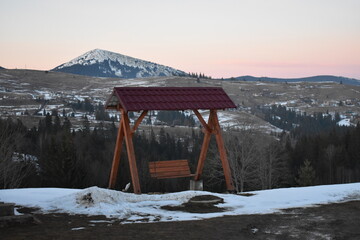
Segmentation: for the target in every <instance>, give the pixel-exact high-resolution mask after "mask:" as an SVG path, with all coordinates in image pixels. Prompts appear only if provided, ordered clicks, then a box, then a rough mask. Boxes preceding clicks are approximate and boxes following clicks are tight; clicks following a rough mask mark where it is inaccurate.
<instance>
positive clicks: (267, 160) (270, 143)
mask: <svg viewBox="0 0 360 240" xmlns="http://www.w3.org/2000/svg"><path fill="white" fill-rule="evenodd" d="M260 150H261V154H260V157H259V162H258V165H257V166H258V174H259V175H258V177H259V181H260V186H261V189H272V188H274V187H276V186H278V185H279V184H280V181H281V179H282V178H284V176H285V175H286V174H287V171H286V169H287V168H286V163H285V159H284V157H283V154H282V149H281V145H280V144H279V143H278V142H277V141H276V140H273V139H268V140H267V141H266V144H262V147H261V149H260Z"/></svg>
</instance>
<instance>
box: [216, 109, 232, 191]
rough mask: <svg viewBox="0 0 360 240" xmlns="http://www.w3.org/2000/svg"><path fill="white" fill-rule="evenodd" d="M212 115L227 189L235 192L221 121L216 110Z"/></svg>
mask: <svg viewBox="0 0 360 240" xmlns="http://www.w3.org/2000/svg"><path fill="white" fill-rule="evenodd" d="M210 115H212V116H213V117H212V120H213V124H214V125H213V126H214V129H215V137H216V143H217V146H218V150H219V153H220V159H221V164H222V167H223V171H224V175H225V182H226V188H227V190H228V191H233V190H234V189H235V188H234V184H233V181H232V177H231V170H230V165H229V162H228V159H227V156H226V149H225V146H224V140H223V138H222V135H221V129H220V124H219V119H218V117H217V113H216V110H210Z"/></svg>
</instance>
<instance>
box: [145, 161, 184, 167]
mask: <svg viewBox="0 0 360 240" xmlns="http://www.w3.org/2000/svg"><path fill="white" fill-rule="evenodd" d="M149 166H154V167H158V168H161V167H171V166H174V167H175V166H189V163H188V161H187V160H181V161H179V160H174V161H157V162H149Z"/></svg>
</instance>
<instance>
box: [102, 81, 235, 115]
mask: <svg viewBox="0 0 360 240" xmlns="http://www.w3.org/2000/svg"><path fill="white" fill-rule="evenodd" d="M118 103H120V105H121V107H122V108H123V109H125V110H126V111H140V110H187V109H225V108H236V106H235V104H234V103H233V102H232V100H231V99H230V98H229V96H228V95H227V94H226V93H225V92H224V90H223V89H222V88H218V87H194V88H192V87H115V88H114V91H113V93H112V95H111V96H110V98H109V100H108V101H107V103H106V107H107V108H111V107H114V106H116V104H118Z"/></svg>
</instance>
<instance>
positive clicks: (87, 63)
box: [52, 49, 187, 78]
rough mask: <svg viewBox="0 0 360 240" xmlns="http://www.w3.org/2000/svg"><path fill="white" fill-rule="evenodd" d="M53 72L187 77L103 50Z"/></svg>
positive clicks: (86, 54)
mask: <svg viewBox="0 0 360 240" xmlns="http://www.w3.org/2000/svg"><path fill="white" fill-rule="evenodd" d="M52 71H57V72H66V73H73V74H79V75H85V76H93V77H115V78H141V77H158V76H186V75H187V74H186V73H185V72H183V71H180V70H177V69H174V68H171V67H167V66H164V65H160V64H157V63H152V62H149V61H144V60H141V59H137V58H133V57H129V56H125V55H122V54H119V53H115V52H110V51H106V50H101V49H94V50H92V51H89V52H87V53H85V54H83V55H81V56H79V57H77V58H75V59H73V60H71V61H69V62H67V63H64V64H61V65H60V66H57V67H56V68H54V69H52Z"/></svg>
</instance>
